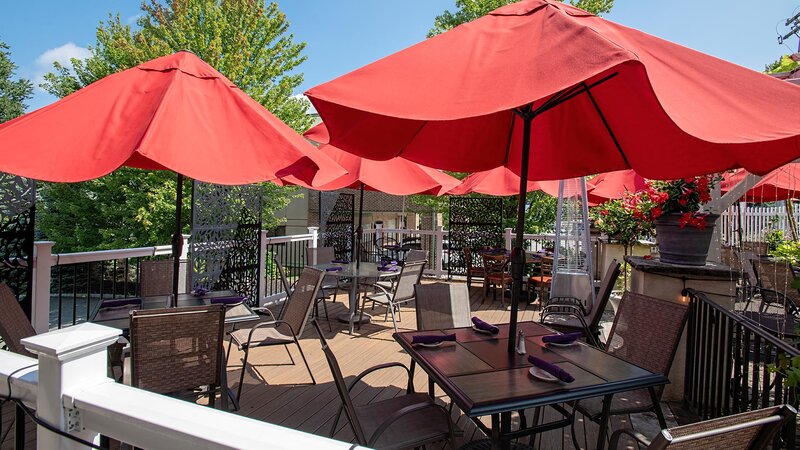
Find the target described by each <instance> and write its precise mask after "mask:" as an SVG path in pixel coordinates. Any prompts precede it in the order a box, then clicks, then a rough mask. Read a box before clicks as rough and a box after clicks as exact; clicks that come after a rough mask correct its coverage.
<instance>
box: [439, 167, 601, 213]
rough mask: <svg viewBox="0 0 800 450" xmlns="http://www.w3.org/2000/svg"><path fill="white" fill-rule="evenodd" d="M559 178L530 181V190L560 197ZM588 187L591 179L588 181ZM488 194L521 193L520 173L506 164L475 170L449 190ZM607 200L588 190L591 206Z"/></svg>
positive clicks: (453, 192) (462, 192)
mask: <svg viewBox="0 0 800 450" xmlns="http://www.w3.org/2000/svg"><path fill="white" fill-rule="evenodd" d="M558 184H559V182H558V180H546V181H530V182H528V183H527V189H528V192H535V191H542V192H544V193H545V194H548V195H550V196H553V197H558ZM586 184H587V189H588V188H589V181H587V182H586ZM471 193H478V194H486V195H497V196H501V197H508V196H511V195H517V194H519V175H517V174H516V173H514V171H513V170H511V169H510V168H508V167H506V166H501V167H496V168H494V169H489V170H484V171H481V172H475V173H472V174H470V175H469V176H467V177H466V178H464V179H463V180H461V184H459V185H458V186H456V187H455V188H453V189H451V190H449V191H448V192H447V194H450V195H464V194H471ZM603 201H605V199H603V198H600V197H594V196H592V195H591V193H588V191H587V203H588V204H589V206H597V205H599V204H600V203H602V202H603Z"/></svg>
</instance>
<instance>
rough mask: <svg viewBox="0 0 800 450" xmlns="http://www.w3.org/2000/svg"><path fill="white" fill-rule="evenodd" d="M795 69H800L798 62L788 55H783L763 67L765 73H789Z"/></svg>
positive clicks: (799, 62)
mask: <svg viewBox="0 0 800 450" xmlns="http://www.w3.org/2000/svg"><path fill="white" fill-rule="evenodd" d="M796 69H800V61H797V60H795V59H793V58H792V57H791V56H790V55H783V56H781V57H780V58H778V59H777V60H775V61H774V62H772V63H770V64H767V65H766V66H764V72H766V73H780V72H791V71H793V70H796Z"/></svg>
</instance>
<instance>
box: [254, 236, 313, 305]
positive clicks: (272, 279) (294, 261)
mask: <svg viewBox="0 0 800 450" xmlns="http://www.w3.org/2000/svg"><path fill="white" fill-rule="evenodd" d="M308 243H309V241H308V240H289V241H285V242H280V241H279V242H270V241H268V242H267V251H266V255H265V257H266V261H265V267H266V274H265V276H266V289H265V291H266V292H264V294H263V295H264V296H266V297H269V296H271V295H275V294H281V293H283V292H284V289H283V286H282V285H281V279H280V275H279V274H278V268H277V266H276V265H275V259H277V260H278V261H280V263H281V265H282V266H283V270H284V272H285V274H286V278H287V279H288V281H289V284H292V283H294V281H295V280H297V278H298V277H300V272H302V271H303V267H305V265H306V249H308Z"/></svg>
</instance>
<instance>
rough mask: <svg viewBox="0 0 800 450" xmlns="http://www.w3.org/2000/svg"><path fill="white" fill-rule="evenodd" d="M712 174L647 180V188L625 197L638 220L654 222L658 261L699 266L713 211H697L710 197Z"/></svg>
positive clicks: (703, 259)
mask: <svg viewBox="0 0 800 450" xmlns="http://www.w3.org/2000/svg"><path fill="white" fill-rule="evenodd" d="M718 181H719V177H718V176H716V175H706V176H700V177H694V178H684V179H678V180H672V181H650V182H648V188H647V189H646V190H643V191H639V192H636V193H634V194H631V195H628V196H626V197H625V199H624V200H623V202H624V203H625V204H626V206H627V207H628V208H631V209H632V210H633V211H634V213H633V214H634V217H636V218H637V219H638V220H643V221H651V222H652V223H653V224H654V225H655V230H656V241H657V243H658V252H659V254H660V257H661V261H663V262H666V263H670V264H684V265H691V266H702V265H705V263H706V258H707V256H708V248H709V246H710V244H711V238H712V235H713V232H714V226H715V225H716V221H717V218H718V217H719V216H718V215H716V214H707V213H702V212H700V209H701V206H702V205H703V204H704V203H706V202H708V201H709V200H711V189H712V188H713V187H714V184H715V183H717V182H718Z"/></svg>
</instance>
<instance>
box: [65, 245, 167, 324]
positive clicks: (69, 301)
mask: <svg viewBox="0 0 800 450" xmlns="http://www.w3.org/2000/svg"><path fill="white" fill-rule="evenodd" d="M153 258H154V257H149V256H148V257H131V258H121V259H112V260H104V261H90V262H80V263H73V264H58V265H55V266H53V268H52V269H51V277H50V328H51V329H52V328H63V327H68V326H72V325H76V324H79V323H82V322H86V321H88V320H89V318H90V315H91V313H92V311H93V309H94V307H95V306H96V305H97V304H98V303H100V302H101V301H103V300H107V299H113V298H124V297H135V296H137V295H139V274H140V270H139V263H140V262H141V261H144V260H150V259H153ZM156 258H157V257H156Z"/></svg>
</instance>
